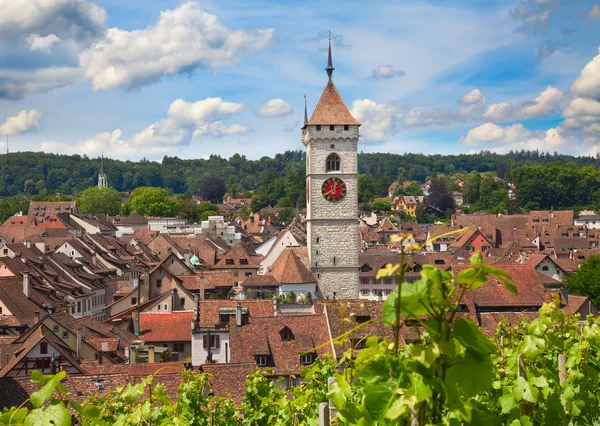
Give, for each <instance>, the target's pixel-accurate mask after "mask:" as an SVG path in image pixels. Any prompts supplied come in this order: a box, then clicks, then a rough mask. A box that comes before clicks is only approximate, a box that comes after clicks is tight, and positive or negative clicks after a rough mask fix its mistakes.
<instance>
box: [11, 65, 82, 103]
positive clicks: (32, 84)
mask: <svg viewBox="0 0 600 426" xmlns="http://www.w3.org/2000/svg"><path fill="white" fill-rule="evenodd" d="M80 76H81V71H80V70H79V69H78V68H71V67H54V68H42V69H39V70H36V71H23V70H20V71H14V70H13V71H10V72H6V71H2V70H0V99H2V98H8V99H21V98H23V97H24V96H26V95H29V94H31V93H38V92H49V91H51V90H54V89H56V88H59V87H63V86H67V85H69V84H71V83H73V82H74V81H76V80H78V79H79V78H80Z"/></svg>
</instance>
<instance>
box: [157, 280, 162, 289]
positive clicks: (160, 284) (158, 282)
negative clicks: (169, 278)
mask: <svg viewBox="0 0 600 426" xmlns="http://www.w3.org/2000/svg"><path fill="white" fill-rule="evenodd" d="M161 286H162V282H160V280H156V288H160V287H161Z"/></svg>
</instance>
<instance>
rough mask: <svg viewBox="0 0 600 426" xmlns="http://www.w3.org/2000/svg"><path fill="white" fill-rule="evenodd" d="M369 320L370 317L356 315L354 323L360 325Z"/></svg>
mask: <svg viewBox="0 0 600 426" xmlns="http://www.w3.org/2000/svg"><path fill="white" fill-rule="evenodd" d="M370 319H371V316H369V315H357V316H356V317H355V320H356V323H357V324H362V323H363V322H367V321H369V320H370Z"/></svg>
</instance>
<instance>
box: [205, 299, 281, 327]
mask: <svg viewBox="0 0 600 426" xmlns="http://www.w3.org/2000/svg"><path fill="white" fill-rule="evenodd" d="M238 302H239V303H241V305H242V308H246V309H247V310H248V315H249V316H261V317H264V316H271V315H273V314H274V308H273V301H272V300H239V301H238V300H231V299H224V300H217V299H215V300H200V301H199V302H198V309H199V310H200V327H215V326H217V325H218V324H220V322H221V319H220V317H219V308H229V309H234V308H235V306H236V304H237V303H238Z"/></svg>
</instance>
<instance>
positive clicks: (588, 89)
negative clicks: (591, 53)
mask: <svg viewBox="0 0 600 426" xmlns="http://www.w3.org/2000/svg"><path fill="white" fill-rule="evenodd" d="M599 51H600V49H599ZM570 90H571V92H572V93H574V94H575V95H577V96H581V97H590V98H600V54H598V55H597V56H596V57H594V59H592V60H591V61H590V62H588V63H587V65H586V66H585V67H584V68H583V70H582V71H581V75H580V76H579V77H578V78H577V79H576V80H575V81H574V82H573V84H572V85H571V89H570Z"/></svg>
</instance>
